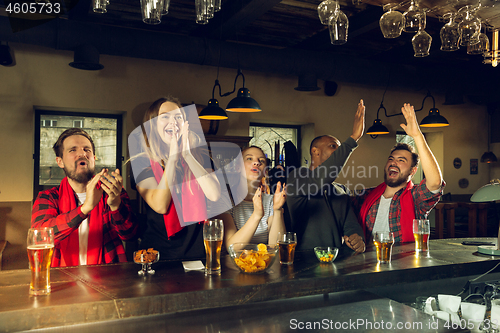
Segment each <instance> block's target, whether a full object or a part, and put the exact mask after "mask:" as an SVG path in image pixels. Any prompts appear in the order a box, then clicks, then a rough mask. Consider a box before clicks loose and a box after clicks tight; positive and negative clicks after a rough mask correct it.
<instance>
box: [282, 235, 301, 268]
mask: <svg viewBox="0 0 500 333" xmlns="http://www.w3.org/2000/svg"><path fill="white" fill-rule="evenodd" d="M296 246H297V234H296V233H295V232H280V233H279V234H278V247H279V252H280V264H282V265H291V264H293V258H294V257H295V247H296Z"/></svg>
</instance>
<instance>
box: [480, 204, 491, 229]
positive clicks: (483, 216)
mask: <svg viewBox="0 0 500 333" xmlns="http://www.w3.org/2000/svg"><path fill="white" fill-rule="evenodd" d="M477 206H478V207H477V208H478V211H479V219H478V221H479V236H481V237H486V236H488V208H489V207H490V203H489V202H480V203H477Z"/></svg>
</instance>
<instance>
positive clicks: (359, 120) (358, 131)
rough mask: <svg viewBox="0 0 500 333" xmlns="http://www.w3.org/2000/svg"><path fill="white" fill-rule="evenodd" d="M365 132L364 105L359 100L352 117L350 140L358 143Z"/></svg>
mask: <svg viewBox="0 0 500 333" xmlns="http://www.w3.org/2000/svg"><path fill="white" fill-rule="evenodd" d="M364 131H365V104H364V102H363V100H362V99H361V100H360V101H359V103H358V109H357V110H356V114H355V115H354V126H353V129H352V135H351V138H353V139H354V140H356V141H358V140H359V138H361V136H363V133H364Z"/></svg>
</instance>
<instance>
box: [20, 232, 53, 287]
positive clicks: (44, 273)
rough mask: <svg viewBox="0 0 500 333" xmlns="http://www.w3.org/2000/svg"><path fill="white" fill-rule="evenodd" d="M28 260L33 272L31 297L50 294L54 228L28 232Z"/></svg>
mask: <svg viewBox="0 0 500 333" xmlns="http://www.w3.org/2000/svg"><path fill="white" fill-rule="evenodd" d="M27 245H28V258H29V263H30V270H31V282H30V292H29V293H30V295H35V296H37V295H48V294H50V264H51V263H52V254H53V252H54V231H53V230H52V228H31V229H29V230H28V239H27Z"/></svg>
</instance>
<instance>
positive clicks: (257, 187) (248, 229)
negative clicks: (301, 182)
mask: <svg viewBox="0 0 500 333" xmlns="http://www.w3.org/2000/svg"><path fill="white" fill-rule="evenodd" d="M242 156H243V167H244V173H245V178H246V186H247V189H248V194H247V196H246V197H245V199H244V200H243V201H242V202H240V203H239V204H237V205H236V206H234V207H233V208H232V209H231V210H229V211H228V212H226V213H224V214H221V215H219V218H221V219H222V220H223V221H224V242H225V244H226V247H227V248H229V245H231V244H233V243H265V244H276V241H277V239H278V233H279V232H283V231H285V224H284V220H283V210H282V207H283V205H284V204H285V201H286V190H285V186H283V187H282V186H281V182H278V184H277V186H276V191H275V193H274V195H270V194H267V193H265V192H264V191H263V190H262V178H263V177H264V175H265V170H266V167H267V162H266V156H265V154H264V152H263V151H262V149H260V148H259V147H255V146H251V147H248V148H246V149H244V150H243V151H242ZM240 185H243V184H240Z"/></svg>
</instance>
